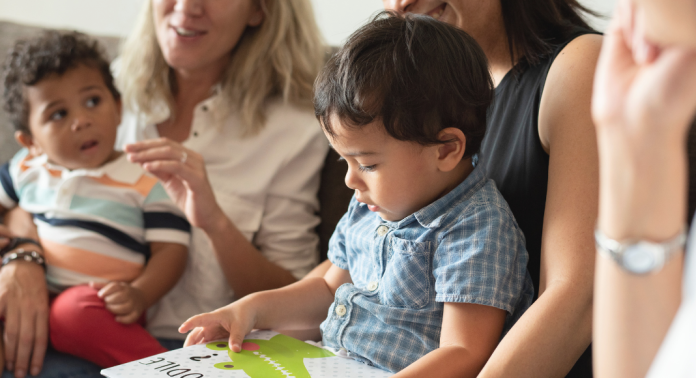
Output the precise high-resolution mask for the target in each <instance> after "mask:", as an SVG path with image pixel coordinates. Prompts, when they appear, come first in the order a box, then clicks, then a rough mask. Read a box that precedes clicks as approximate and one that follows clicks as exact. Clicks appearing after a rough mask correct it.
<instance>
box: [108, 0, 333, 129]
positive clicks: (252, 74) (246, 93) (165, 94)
mask: <svg viewBox="0 0 696 378" xmlns="http://www.w3.org/2000/svg"><path fill="white" fill-rule="evenodd" d="M258 1H259V2H260V4H259V6H261V7H262V9H263V11H264V20H263V22H262V24H261V25H259V26H258V27H247V30H245V31H244V34H243V35H242V37H241V38H240V39H239V42H237V45H236V46H235V47H234V49H233V50H232V52H231V54H234V58H233V59H230V64H229V66H228V67H227V69H226V70H225V72H224V73H223V76H222V77H221V79H220V84H221V91H222V93H221V94H222V96H221V99H220V100H221V101H222V103H223V104H231V106H224V107H223V108H224V109H226V110H225V111H226V112H227V113H226V114H221V117H225V116H227V115H229V113H230V112H231V111H232V110H233V109H234V110H237V111H239V114H240V118H241V120H242V122H243V123H244V125H245V127H246V131H247V134H253V133H256V132H258V131H259V130H260V129H261V128H262V127H263V125H264V124H265V121H266V117H265V112H264V108H265V104H266V102H267V100H268V99H270V98H273V97H282V99H283V100H284V101H285V102H289V103H292V104H294V105H298V106H304V107H311V103H312V86H313V84H314V79H315V78H316V76H317V74H318V72H319V70H320V69H321V67H322V65H323V63H324V58H325V55H326V51H327V50H326V47H325V45H324V43H323V40H322V38H321V34H320V32H319V28H318V26H317V24H316V21H315V19H314V13H313V10H312V6H311V4H310V2H309V0H258ZM117 84H118V87H119V89H120V90H121V93H122V95H123V100H124V105H125V106H126V107H127V108H128V109H129V110H131V111H134V112H138V113H144V114H151V113H153V112H154V111H156V110H158V107H160V106H161V104H162V103H163V102H164V103H165V104H166V105H167V106H168V108H169V111H170V114H171V116H172V117H174V116H175V114H176V112H175V101H174V93H175V92H176V82H175V78H174V73H173V69H172V68H171V67H169V65H168V64H167V62H166V61H165V59H164V56H163V55H162V51H161V49H160V47H159V44H158V42H157V37H156V35H155V25H154V21H153V15H152V2H151V1H147V2H146V4H145V6H144V8H143V11H142V12H141V13H140V16H139V18H138V21H137V23H136V27H135V29H134V31H133V33H132V34H131V35H130V37H129V38H128V39H127V40H126V42H125V44H124V46H123V51H122V54H121V59H120V66H119V72H118V77H117Z"/></svg>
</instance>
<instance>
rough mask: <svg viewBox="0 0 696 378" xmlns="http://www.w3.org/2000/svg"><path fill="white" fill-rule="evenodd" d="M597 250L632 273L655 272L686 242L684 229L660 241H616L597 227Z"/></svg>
mask: <svg viewBox="0 0 696 378" xmlns="http://www.w3.org/2000/svg"><path fill="white" fill-rule="evenodd" d="M595 243H596V245H597V251H599V252H600V253H601V254H602V255H604V256H607V257H609V258H610V259H612V260H614V261H616V263H617V264H619V266H621V267H622V268H623V269H624V270H626V271H628V272H630V273H633V274H647V273H651V272H656V271H658V270H660V269H662V267H663V266H664V265H665V263H666V262H667V261H668V260H669V258H670V257H672V256H673V255H674V253H675V252H677V251H679V250H680V249H681V248H682V247H684V244H685V243H686V229H685V228H683V229H682V230H681V231H680V232H679V234H678V235H677V236H675V237H673V238H672V239H669V240H667V241H664V242H662V243H653V242H649V241H645V240H627V241H623V242H619V241H616V240H614V239H611V238H609V237H607V236H606V235H604V233H603V232H602V231H600V229H599V228H596V229H595Z"/></svg>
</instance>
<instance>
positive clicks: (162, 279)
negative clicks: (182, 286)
mask: <svg viewBox="0 0 696 378" xmlns="http://www.w3.org/2000/svg"><path fill="white" fill-rule="evenodd" d="M150 250H151V252H150V255H151V257H150V260H149V261H148V262H147V265H146V266H145V270H144V271H143V272H142V273H141V274H140V276H139V277H138V278H136V279H135V280H134V281H133V282H132V283H131V286H133V287H135V288H138V289H139V290H140V291H141V292H142V293H143V296H144V299H145V302H146V305H147V307H150V306H152V305H153V304H155V303H156V302H157V301H159V300H160V298H162V297H163V296H164V295H165V294H167V292H168V291H169V290H171V288H173V287H174V285H176V282H177V281H178V280H179V277H181V275H182V274H183V273H184V269H185V268H186V252H187V248H186V246H184V245H181V244H176V243H161V242H159V243H157V242H156V243H150Z"/></svg>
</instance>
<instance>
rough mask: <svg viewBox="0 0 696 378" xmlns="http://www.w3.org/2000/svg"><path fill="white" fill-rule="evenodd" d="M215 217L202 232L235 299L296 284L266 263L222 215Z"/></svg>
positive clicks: (277, 268) (291, 278) (284, 271)
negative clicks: (210, 245)
mask: <svg viewBox="0 0 696 378" xmlns="http://www.w3.org/2000/svg"><path fill="white" fill-rule="evenodd" d="M217 218H218V220H217V221H216V222H212V223H211V225H210V226H209V227H207V228H206V229H205V230H204V231H205V233H206V235H207V236H208V238H209V239H210V242H211V244H212V246H213V249H214V251H215V254H216V256H217V258H218V261H219V262H220V265H221V267H222V271H223V272H224V274H225V277H226V278H227V282H228V283H229V285H230V287H231V288H232V290H234V293H235V296H236V297H237V298H241V297H243V296H245V295H247V294H251V293H254V292H257V291H262V290H269V289H275V288H279V287H283V286H286V285H289V284H291V283H293V282H295V281H296V279H295V277H294V276H293V275H292V274H291V273H290V272H289V271H287V270H285V269H283V268H281V267H280V266H278V265H276V264H274V263H273V262H270V261H268V260H267V259H266V258H265V257H264V256H263V255H262V254H261V252H260V251H259V250H258V249H256V248H255V247H254V246H253V245H252V244H251V243H250V242H249V241H248V240H247V239H246V238H245V237H244V235H243V234H242V233H241V232H240V231H239V229H237V227H236V226H235V225H234V224H233V223H232V222H231V221H230V220H229V218H227V217H226V216H225V215H224V214H221V215H220V216H218V217H217Z"/></svg>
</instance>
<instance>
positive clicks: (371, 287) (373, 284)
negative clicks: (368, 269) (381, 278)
mask: <svg viewBox="0 0 696 378" xmlns="http://www.w3.org/2000/svg"><path fill="white" fill-rule="evenodd" d="M378 287H379V282H377V281H374V282H370V284H369V285H367V290H370V291H375V290H377V288H378Z"/></svg>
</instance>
